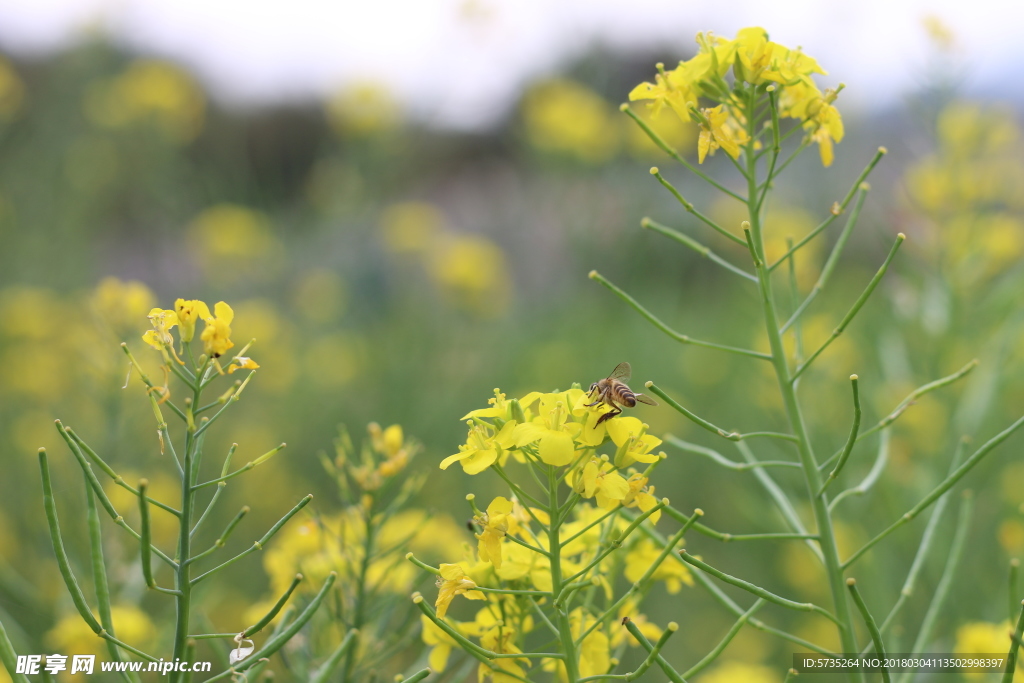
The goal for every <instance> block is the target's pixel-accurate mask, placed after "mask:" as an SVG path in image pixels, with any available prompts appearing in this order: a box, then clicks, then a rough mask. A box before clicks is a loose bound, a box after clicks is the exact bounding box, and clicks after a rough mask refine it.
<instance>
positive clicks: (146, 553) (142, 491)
mask: <svg viewBox="0 0 1024 683" xmlns="http://www.w3.org/2000/svg"><path fill="white" fill-rule="evenodd" d="M148 487H149V482H148V481H147V480H145V479H143V480H141V481H140V482H139V520H140V521H139V529H140V530H141V531H140V532H139V535H140V536H141V537H142V538H140V539H139V548H140V556H141V560H142V578H143V579H144V580H145V581H146V586H148V587H149V588H156V580H155V579H154V578H153V564H152V561H151V557H152V553H151V552H150V545H151V544H152V534H151V533H150V525H149V504H148V503H147V502H146V489H147V488H148Z"/></svg>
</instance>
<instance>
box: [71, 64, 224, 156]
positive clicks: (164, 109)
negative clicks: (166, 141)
mask: <svg viewBox="0 0 1024 683" xmlns="http://www.w3.org/2000/svg"><path fill="white" fill-rule="evenodd" d="M205 109H206V98H205V97H204V95H203V91H202V89H201V88H200V87H199V85H198V84H197V83H196V82H195V80H194V79H193V78H192V77H191V76H190V75H189V74H188V73H186V72H185V71H183V70H182V69H180V68H179V67H178V66H176V65H174V64H171V63H169V62H164V61H160V60H154V59H140V60H137V61H135V62H133V63H132V64H130V65H129V66H128V68H127V69H125V71H124V72H123V73H122V74H120V75H118V76H116V77H115V78H112V79H110V80H106V81H101V82H98V83H95V84H93V85H92V86H91V87H90V88H89V90H88V91H87V93H86V98H85V113H86V116H87V117H88V118H89V119H90V120H91V121H92V122H93V123H95V124H96V125H99V126H102V127H104V128H123V127H126V126H129V125H132V124H135V123H138V122H143V121H152V122H153V123H154V124H155V125H156V126H157V127H158V129H160V130H162V131H163V133H164V134H165V135H166V136H167V137H168V138H171V139H172V140H175V141H178V142H188V141H190V140H192V139H193V138H195V137H196V136H197V135H198V134H199V132H200V131H201V130H202V127H203V117H204V111H205Z"/></svg>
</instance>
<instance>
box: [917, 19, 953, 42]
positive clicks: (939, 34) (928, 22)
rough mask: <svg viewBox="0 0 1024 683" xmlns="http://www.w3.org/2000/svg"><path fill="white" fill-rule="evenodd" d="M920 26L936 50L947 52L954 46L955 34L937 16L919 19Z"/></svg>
mask: <svg viewBox="0 0 1024 683" xmlns="http://www.w3.org/2000/svg"><path fill="white" fill-rule="evenodd" d="M921 25H922V26H924V30H925V33H927V34H928V38H929V39H930V40H931V41H932V44H933V45H934V46H935V47H937V48H938V49H940V50H943V51H948V50H951V49H952V48H953V47H955V46H956V34H955V33H953V29H951V28H950V27H949V25H948V24H946V22H944V21H943V20H942V18H941V17H939V16H938V15H936V14H928V15H926V16H925V17H923V18H922V19H921Z"/></svg>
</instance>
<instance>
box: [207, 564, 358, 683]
mask: <svg viewBox="0 0 1024 683" xmlns="http://www.w3.org/2000/svg"><path fill="white" fill-rule="evenodd" d="M337 579H338V574H337V573H336V572H331V573H330V574H329V575H328V576H327V580H326V581H324V585H323V586H322V587H321V588H320V591H319V592H318V593H317V594H316V595H315V596H314V597H313V599H312V600H310V602H309V604H308V605H307V606H306V608H305V609H304V610H302V613H301V614H299V616H298V617H297V618H296V619H295V621H293V622H292V623H290V624H288V626H283V625H282V627H281V629H280V630H279V631H277V632H275V633H274V635H273V636H271V638H270V640H268V641H267V642H266V643H264V644H263V647H262V648H260V649H259V650H257V651H256V652H254V653H252V654H251V655H249V656H248V657H247V658H246V659H244V660H242V661H241V662H239V663H238V664H236V665H235V666H233V667H231V668H229V669H227V670H226V671H222V672H221V673H219V674H217V675H216V676H213V677H212V678H208V679H206V683H212V682H213V681H219V680H222V679H225V678H228V677H233V675H234V674H237V673H242V672H243V671H245V670H247V669H249V668H251V667H253V666H254V665H256V663H257V662H259V661H260V660H261V659H264V658H266V657H270V656H271V655H273V654H274V653H275V652H277V651H278V650H280V649H281V648H282V647H284V645H285V644H286V643H287V642H288V641H289V640H291V639H292V637H293V636H294V635H295V634H296V633H298V632H299V629H301V628H302V627H303V626H305V625H306V622H308V621H309V620H310V619H312V618H313V615H314V614H315V613H316V611H317V609H318V608H319V607H320V603H322V602H323V601H324V598H325V597H326V596H327V593H328V592H329V591H330V590H331V586H333V585H334V582H335V581H336V580H337ZM282 624H283V622H282Z"/></svg>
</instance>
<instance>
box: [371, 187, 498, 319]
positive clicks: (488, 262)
mask: <svg viewBox="0 0 1024 683" xmlns="http://www.w3.org/2000/svg"><path fill="white" fill-rule="evenodd" d="M380 227H381V233H382V237H383V241H384V245H385V247H387V249H388V251H390V252H392V253H393V254H395V255H396V256H400V257H414V258H416V259H417V260H420V261H421V262H422V264H423V266H424V269H425V271H426V273H427V275H428V276H430V278H431V280H432V281H433V283H434V284H435V285H436V286H437V288H438V289H439V290H440V292H441V293H442V294H443V295H444V296H445V298H446V299H448V300H449V301H450V302H451V303H452V304H454V305H455V306H456V307H458V308H460V309H462V310H464V311H466V312H467V313H471V314H473V315H476V316H479V317H481V318H494V317H498V316H500V315H501V314H503V313H504V312H505V310H506V309H507V308H508V303H509V299H510V294H511V284H512V278H511V275H510V274H509V272H508V264H507V262H506V259H505V252H504V251H502V249H501V247H500V246H499V245H498V244H496V243H495V242H494V241H493V240H491V239H490V238H488V237H486V236H484V235H480V234H467V233H462V232H457V231H455V230H452V229H451V228H449V226H448V221H447V219H446V218H445V216H444V214H443V213H442V212H441V211H440V210H439V209H438V208H437V207H435V206H433V205H431V204H427V203H424V202H401V203H399V204H395V205H393V206H390V207H388V208H387V209H386V210H385V211H384V213H383V215H382V216H381V225H380Z"/></svg>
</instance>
